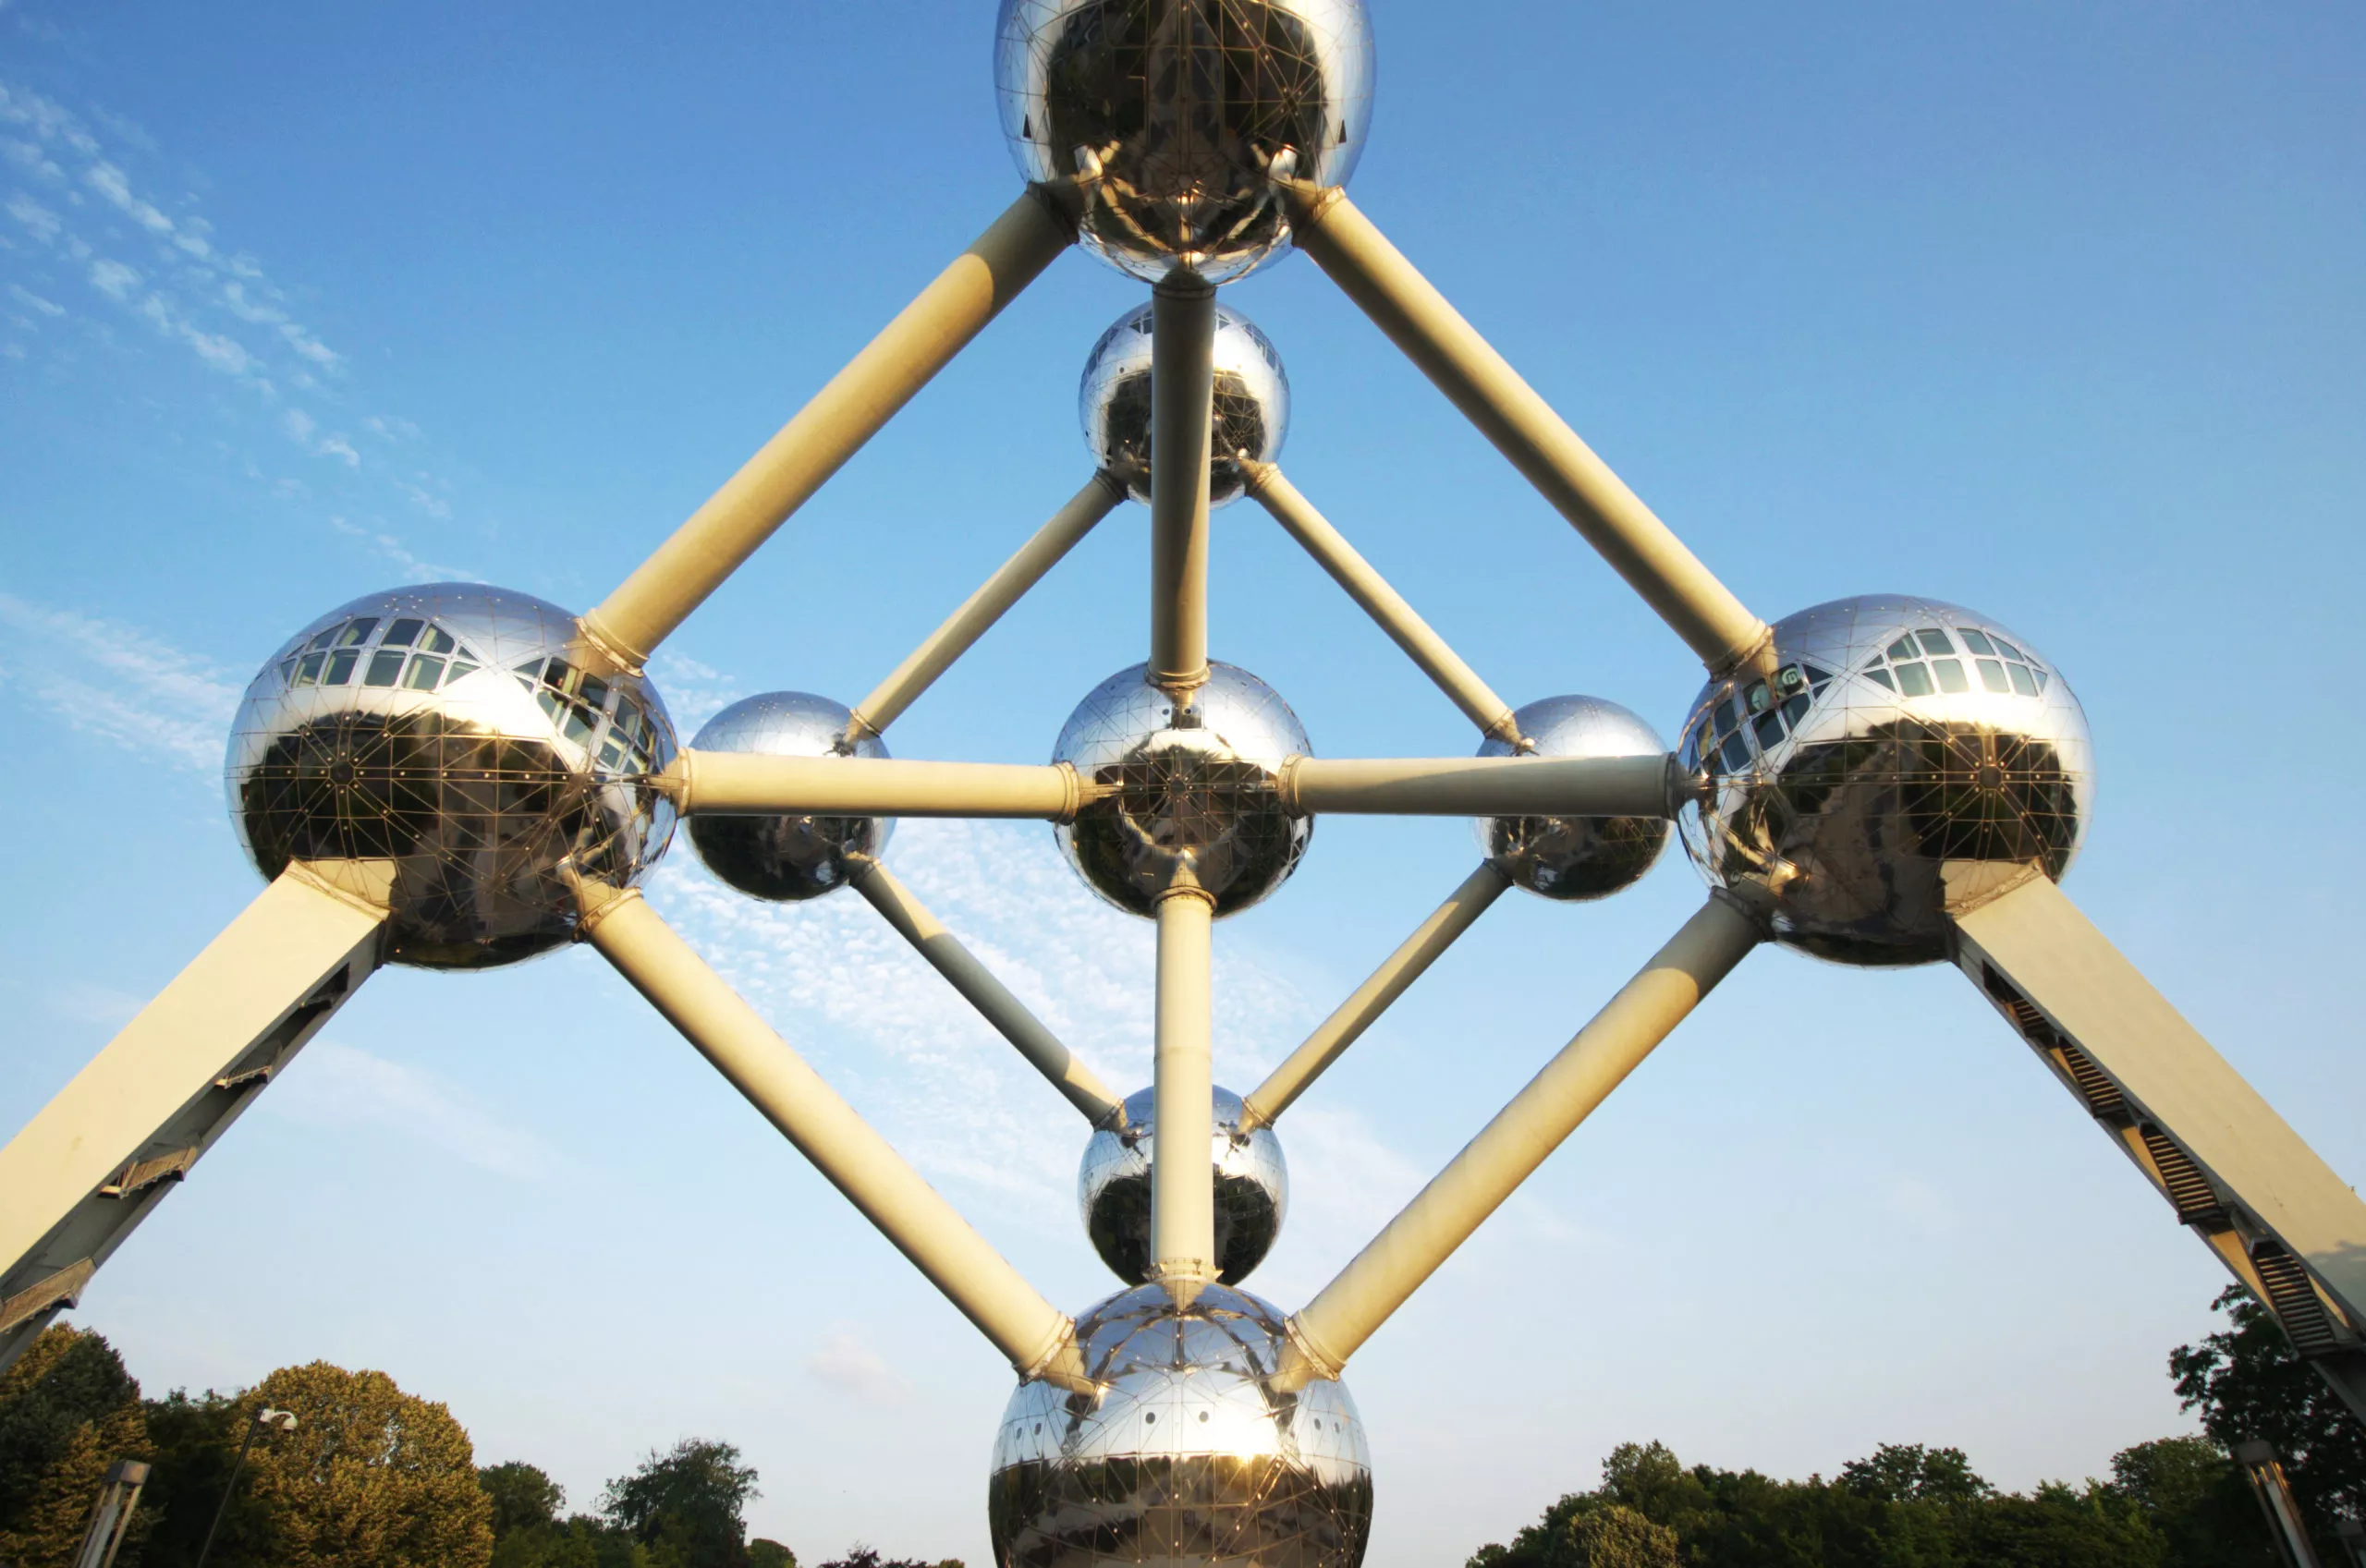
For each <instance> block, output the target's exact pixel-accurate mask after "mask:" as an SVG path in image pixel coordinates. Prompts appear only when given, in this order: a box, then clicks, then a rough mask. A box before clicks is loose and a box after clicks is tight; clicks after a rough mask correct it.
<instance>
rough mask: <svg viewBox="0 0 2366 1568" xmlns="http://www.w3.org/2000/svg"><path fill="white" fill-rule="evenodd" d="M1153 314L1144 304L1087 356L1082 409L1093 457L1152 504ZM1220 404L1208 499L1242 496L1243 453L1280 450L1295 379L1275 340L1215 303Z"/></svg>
mask: <svg viewBox="0 0 2366 1568" xmlns="http://www.w3.org/2000/svg"><path fill="white" fill-rule="evenodd" d="M1150 318H1151V308H1150V307H1149V306H1148V305H1140V306H1137V307H1135V308H1134V309H1133V310H1128V311H1127V312H1126V313H1125V314H1124V315H1122V316H1120V317H1118V318H1117V320H1116V322H1114V323H1113V324H1112V325H1111V326H1110V328H1109V330H1108V331H1107V332H1104V333H1103V334H1101V341H1100V342H1098V343H1096V344H1094V345H1093V346H1092V356H1091V357H1090V358H1088V359H1086V360H1085V362H1084V381H1083V383H1082V384H1081V385H1080V386H1079V387H1078V389H1077V415H1078V418H1079V419H1082V420H1083V422H1084V444H1085V448H1086V450H1088V451H1090V452H1091V453H1092V460H1093V461H1094V462H1096V463H1098V464H1100V465H1101V466H1102V467H1103V468H1106V469H1108V470H1109V471H1110V472H1111V473H1113V474H1116V475H1117V476H1118V477H1119V478H1120V479H1123V480H1125V481H1126V490H1127V492H1128V494H1130V495H1132V496H1133V498H1134V499H1135V500H1137V501H1139V502H1141V503H1142V504H1144V505H1148V504H1150V464H1151V450H1150V440H1151V419H1150ZM1214 368H1215V406H1214V408H1213V418H1212V419H1210V420H1209V421H1208V504H1209V505H1210V506H1222V505H1225V504H1227V503H1229V502H1233V501H1238V499H1240V492H1241V488H1242V485H1243V484H1244V482H1245V481H1244V479H1243V476H1242V474H1241V471H1240V459H1239V456H1238V454H1240V453H1243V452H1246V453H1247V454H1248V455H1249V456H1250V457H1251V458H1252V459H1254V460H1255V461H1257V462H1260V463H1270V462H1272V461H1273V460H1274V458H1276V457H1278V456H1281V455H1282V442H1283V441H1284V440H1285V439H1286V438H1287V436H1288V434H1289V427H1290V379H1289V376H1288V374H1287V372H1286V371H1283V369H1282V357H1281V355H1280V354H1278V353H1276V352H1275V351H1274V345H1273V340H1272V339H1270V338H1268V337H1267V336H1266V335H1265V334H1263V333H1262V332H1260V331H1258V330H1257V323H1256V322H1252V321H1250V319H1249V318H1248V317H1246V316H1244V315H1242V314H1241V313H1240V312H1239V311H1238V310H1234V309H1233V308H1232V307H1231V306H1229V305H1218V306H1217V307H1216V334H1215V354H1214Z"/></svg>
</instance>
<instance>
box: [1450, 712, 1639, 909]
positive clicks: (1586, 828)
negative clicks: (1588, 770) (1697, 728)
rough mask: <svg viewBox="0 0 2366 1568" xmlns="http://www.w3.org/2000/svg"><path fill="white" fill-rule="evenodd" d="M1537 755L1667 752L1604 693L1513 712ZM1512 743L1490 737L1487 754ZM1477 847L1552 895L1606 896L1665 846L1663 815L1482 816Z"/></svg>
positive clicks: (1535, 889)
mask: <svg viewBox="0 0 2366 1568" xmlns="http://www.w3.org/2000/svg"><path fill="white" fill-rule="evenodd" d="M1512 718H1513V720H1514V721H1515V722H1516V723H1518V725H1519V733H1520V734H1521V735H1525V736H1527V737H1528V739H1529V740H1530V741H1531V743H1532V744H1533V746H1534V748H1535V752H1536V755H1537V756H1539V757H1665V756H1666V755H1667V746H1666V744H1665V742H1663V741H1662V740H1661V739H1660V737H1659V736H1658V735H1656V734H1654V733H1653V729H1652V726H1651V725H1649V724H1647V723H1643V721H1642V720H1641V719H1640V717H1638V716H1637V715H1635V714H1634V713H1631V712H1629V711H1628V710H1626V709H1624V708H1621V707H1620V706H1618V704H1617V703H1616V702H1605V701H1604V700H1603V699H1601V698H1599V697H1548V698H1545V699H1543V701H1541V702H1531V703H1530V704H1529V705H1528V706H1527V707H1525V708H1522V709H1519V710H1518V711H1515V712H1514V713H1513V714H1512ZM1511 754H1512V748H1510V747H1509V746H1507V745H1506V744H1505V743H1504V742H1502V741H1500V740H1496V739H1494V738H1493V737H1490V738H1489V739H1488V741H1487V742H1486V744H1485V745H1483V746H1482V747H1480V748H1479V755H1480V756H1482V757H1508V756H1510V755H1511ZM1477 827H1478V832H1479V848H1480V851H1481V853H1482V854H1484V855H1485V856H1486V857H1487V858H1488V859H1489V860H1491V861H1493V862H1494V864H1495V866H1496V868H1497V869H1500V870H1501V871H1502V872H1503V873H1504V874H1505V875H1506V876H1507V877H1509V878H1511V880H1512V881H1515V882H1517V883H1518V884H1519V885H1520V886H1521V887H1524V888H1526V889H1528V891H1529V892H1531V893H1543V895H1544V896H1545V897H1547V898H1565V899H1571V900H1575V899H1581V898H1601V897H1603V896H1604V895H1605V894H1607V893H1616V892H1617V891H1618V890H1619V889H1620V888H1623V887H1627V886H1629V885H1631V884H1632V883H1634V882H1637V881H1641V880H1642V876H1643V873H1644V872H1646V871H1648V870H1650V869H1652V863H1653V861H1655V860H1657V859H1658V858H1659V857H1660V851H1661V850H1663V849H1665V848H1666V847H1667V838H1668V833H1669V832H1670V825H1669V823H1668V822H1667V821H1666V820H1665V819H1664V818H1660V817H1482V818H1480V819H1479V821H1478V824H1477Z"/></svg>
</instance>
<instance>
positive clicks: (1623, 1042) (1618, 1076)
mask: <svg viewBox="0 0 2366 1568" xmlns="http://www.w3.org/2000/svg"><path fill="white" fill-rule="evenodd" d="M1763 934H1764V933H1763V931H1762V928H1761V927H1760V925H1759V923H1758V921H1757V919H1756V918H1753V917H1751V916H1750V915H1749V914H1747V913H1745V912H1744V911H1743V910H1742V909H1740V908H1739V907H1738V906H1735V905H1733V904H1730V903H1728V902H1726V900H1725V899H1724V898H1723V897H1714V898H1712V899H1710V901H1709V902H1708V903H1707V904H1706V905H1705V906H1702V907H1701V911H1700V913H1698V914H1696V915H1694V916H1693V917H1692V918H1691V919H1689V920H1688V921H1686V922H1685V923H1684V926H1683V927H1682V929H1680V930H1678V931H1677V933H1676V935H1675V936H1674V937H1672V938H1670V939H1669V941H1668V943H1667V945H1666V946H1665V947H1663V948H1661V949H1660V950H1659V952H1658V953H1656V954H1653V957H1652V961H1651V962H1650V963H1648V964H1646V965H1645V966H1643V968H1642V971H1641V972H1640V974H1638V975H1637V976H1636V977H1635V978H1633V979H1631V980H1629V981H1628V982H1627V984H1626V985H1625V986H1624V987H1622V988H1621V989H1620V991H1619V992H1618V994H1617V995H1616V996H1614V997H1612V998H1611V999H1610V1003H1609V1005H1608V1006H1606V1007H1604V1009H1603V1010H1602V1011H1601V1012H1599V1013H1597V1014H1595V1015H1594V1017H1593V1021H1592V1023H1589V1024H1588V1025H1587V1026H1586V1027H1584V1028H1582V1029H1579V1031H1578V1035H1577V1038H1576V1039H1572V1040H1571V1041H1569V1043H1568V1044H1567V1046H1565V1047H1564V1048H1563V1049H1562V1051H1561V1053H1560V1054H1559V1055H1558V1056H1555V1058H1553V1060H1552V1061H1551V1062H1549V1063H1547V1064H1545V1067H1544V1070H1543V1072H1541V1073H1539V1074H1537V1075H1536V1076H1535V1077H1534V1078H1532V1079H1531V1080H1530V1082H1529V1085H1528V1087H1527V1088H1523V1089H1521V1090H1520V1091H1519V1093H1518V1094H1517V1095H1515V1096H1514V1097H1513V1098H1512V1101H1511V1103H1510V1104H1508V1105H1506V1106H1505V1107H1504V1108H1503V1110H1502V1111H1500V1112H1496V1115H1495V1119H1494V1121H1492V1122H1490V1123H1488V1124H1487V1125H1486V1126H1485V1127H1484V1128H1483V1129H1482V1131H1481V1132H1480V1134H1479V1136H1477V1137H1475V1138H1472V1139H1471V1140H1470V1143H1469V1144H1467V1145H1465V1146H1464V1148H1463V1150H1462V1152H1461V1153H1459V1154H1457V1155H1456V1156H1455V1157H1454V1160H1453V1162H1452V1163H1450V1164H1448V1165H1447V1166H1446V1168H1445V1170H1443V1171H1441V1172H1439V1173H1438V1174H1437V1177H1436V1179H1435V1180H1433V1181H1432V1182H1431V1183H1430V1185H1428V1186H1426V1187H1423V1188H1422V1189H1421V1193H1420V1194H1419V1196H1417V1197H1415V1198H1414V1199H1413V1201H1412V1202H1410V1203H1409V1204H1407V1205H1406V1206H1405V1208H1404V1209H1403V1211H1402V1212H1400V1213H1399V1214H1398V1215H1397V1216H1396V1219H1394V1220H1391V1221H1390V1222H1388V1225H1387V1228H1386V1229H1384V1230H1383V1231H1382V1232H1381V1233H1380V1234H1379V1235H1377V1236H1374V1237H1373V1238H1372V1244H1371V1245H1370V1246H1366V1247H1365V1248H1364V1249H1363V1251H1361V1252H1360V1253H1358V1254H1357V1255H1356V1258H1355V1260H1354V1261H1353V1262H1351V1263H1349V1264H1348V1266H1347V1268H1345V1269H1343V1270H1340V1272H1339V1276H1338V1278H1336V1279H1335V1280H1333V1281H1332V1282H1330V1283H1329V1284H1327V1285H1325V1286H1323V1291H1322V1294H1320V1295H1317V1296H1316V1297H1315V1298H1314V1299H1313V1300H1312V1301H1311V1302H1309V1303H1307V1305H1306V1307H1304V1309H1303V1310H1301V1311H1299V1313H1297V1314H1296V1315H1295V1316H1294V1317H1292V1318H1291V1319H1290V1320H1289V1331H1290V1343H1289V1346H1288V1348H1287V1350H1286V1351H1285V1352H1284V1353H1283V1357H1282V1365H1281V1368H1280V1370H1279V1372H1278V1373H1277V1374H1276V1378H1275V1380H1276V1381H1277V1382H1278V1383H1279V1384H1280V1385H1281V1386H1282V1387H1284V1388H1286V1389H1287V1388H1296V1387H1299V1386H1301V1385H1303V1384H1304V1383H1306V1382H1308V1381H1309V1380H1312V1379H1316V1378H1335V1377H1336V1376H1338V1374H1339V1368H1340V1367H1343V1366H1345V1365H1346V1364H1347V1360H1348V1357H1349V1356H1350V1355H1354V1354H1355V1353H1356V1351H1357V1349H1358V1348H1359V1347H1360V1346H1361V1345H1362V1344H1363V1343H1364V1341H1366V1340H1368V1339H1370V1338H1371V1337H1372V1332H1373V1331H1375V1330H1377V1329H1378V1328H1379V1327H1380V1326H1381V1325H1382V1324H1383V1323H1384V1322H1386V1321H1388V1319H1389V1315H1390V1314H1392V1313H1394V1312H1395V1311H1396V1309H1397V1308H1398V1307H1402V1306H1404V1305H1405V1303H1406V1301H1407V1300H1408V1298H1409V1297H1410V1296H1411V1295H1412V1294H1413V1293H1414V1292H1415V1291H1416V1290H1419V1289H1420V1288H1421V1282H1422V1281H1424V1280H1426V1279H1428V1278H1429V1277H1430V1275H1431V1274H1432V1273H1433V1272H1435V1271H1436V1270H1437V1267H1438V1265H1439V1264H1441V1263H1444V1262H1445V1260H1446V1259H1447V1258H1450V1257H1452V1256H1453V1254H1454V1250H1455V1248H1457V1247H1458V1246H1461V1245H1462V1244H1463V1243H1464V1242H1465V1241H1468V1240H1469V1239H1470V1234H1471V1233H1472V1232H1474V1231H1476V1230H1477V1229H1478V1228H1479V1227H1480V1226H1481V1225H1482V1224H1483V1223H1484V1222H1486V1219H1487V1216H1489V1215H1490V1214H1493V1213H1494V1211H1495V1209H1497V1207H1498V1206H1500V1205H1501V1204H1502V1203H1503V1201H1504V1199H1506V1198H1507V1197H1510V1196H1511V1195H1512V1193H1513V1192H1514V1191H1515V1190H1516V1189H1517V1188H1518V1186H1519V1185H1520V1183H1522V1182H1524V1181H1526V1180H1527V1179H1528V1177H1529V1175H1530V1173H1531V1172H1533V1171H1534V1170H1535V1169H1536V1168H1537V1167H1538V1166H1539V1165H1542V1164H1543V1163H1544V1160H1545V1157H1546V1156H1547V1155H1549V1154H1551V1153H1552V1152H1553V1151H1554V1150H1555V1149H1558V1148H1559V1147H1560V1146H1561V1143H1562V1140H1563V1139H1565V1138H1567V1136H1569V1135H1570V1134H1571V1133H1572V1132H1575V1131H1576V1130H1577V1126H1578V1124H1579V1123H1580V1122H1582V1121H1584V1120H1585V1119H1586V1118H1587V1117H1588V1116H1589V1115H1591V1114H1592V1112H1593V1110H1594V1107H1596V1106H1598V1105H1600V1104H1601V1103H1602V1102H1603V1100H1605V1099H1607V1098H1608V1097H1609V1094H1610V1091H1611V1090H1612V1089H1614V1088H1617V1087H1618V1085H1619V1084H1620V1083H1621V1082H1622V1081H1624V1080H1625V1078H1626V1076H1627V1075H1628V1074H1629V1073H1631V1072H1633V1071H1634V1070H1635V1068H1636V1067H1637V1066H1638V1065H1640V1064H1641V1062H1642V1060H1643V1058H1644V1057H1646V1056H1648V1055H1650V1054H1651V1053H1652V1051H1653V1048H1654V1047H1656V1046H1657V1045H1658V1044H1659V1043H1660V1041H1662V1040H1664V1039H1666V1038H1667V1037H1668V1035H1669V1033H1670V1032H1671V1031H1672V1030H1674V1029H1675V1027H1676V1026H1677V1025H1678V1024H1680V1023H1682V1022H1683V1021H1684V1018H1685V1016H1686V1015H1688V1014H1689V1013H1690V1012H1691V1011H1692V1009H1693V1008H1694V1007H1695V1006H1696V1005H1697V1004H1698V1003H1700V1001H1701V998H1702V997H1704V996H1706V995H1708V994H1709V991H1710V990H1711V988H1713V987H1714V986H1715V985H1716V983H1717V982H1718V981H1719V980H1722V979H1724V978H1726V976H1727V975H1728V974H1731V973H1732V972H1733V969H1734V966H1736V965H1737V964H1739V963H1740V962H1741V961H1742V959H1743V958H1745V957H1747V956H1748V955H1749V954H1750V949H1752V948H1754V947H1756V946H1757V945H1758V943H1759V942H1760V941H1761V940H1762V937H1763Z"/></svg>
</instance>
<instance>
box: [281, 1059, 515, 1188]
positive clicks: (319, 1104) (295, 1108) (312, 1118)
mask: <svg viewBox="0 0 2366 1568" xmlns="http://www.w3.org/2000/svg"><path fill="white" fill-rule="evenodd" d="M263 1103H264V1104H266V1105H268V1106H270V1107H271V1109H272V1111H273V1112H274V1113H275V1114H278V1115H282V1116H287V1117H289V1118H292V1119H294V1120H297V1121H302V1122H309V1123H311V1124H314V1125H321V1126H367V1127H382V1128H384V1129H386V1130H388V1131H390V1132H395V1133H399V1134H402V1135H404V1136H409V1137H413V1138H417V1139H419V1140H420V1141H421V1142H423V1143H428V1144H432V1145H433V1146H434V1147H435V1148H437V1149H443V1150H444V1151H445V1153H447V1154H451V1155H455V1156H457V1158H459V1159H461V1160H464V1161H467V1162H468V1163H470V1164H471V1165H474V1166H476V1167H477V1168H478V1169H480V1170H483V1171H491V1172H493V1173H495V1174H497V1175H504V1176H513V1177H517V1178H518V1179H520V1180H530V1181H531V1180H538V1179H540V1178H541V1177H543V1176H544V1175H546V1174H548V1173H550V1171H551V1168H552V1164H553V1158H552V1155H551V1152H550V1150H549V1149H548V1148H547V1147H546V1146H545V1145H544V1144H543V1142H542V1140H541V1139H539V1138H537V1137H536V1136H534V1135H533V1134H531V1133H530V1132H527V1131H524V1130H523V1129H520V1128H518V1127H513V1126H510V1125H508V1124H506V1123H505V1122H503V1121H501V1120H500V1119H499V1118H498V1117H496V1116H494V1115H493V1114H491V1113H490V1112H487V1111H486V1110H485V1109H484V1108H483V1107H482V1106H481V1105H479V1104H478V1103H477V1102H476V1101H474V1100H471V1099H470V1097H469V1096H468V1095H467V1094H466V1093H465V1092H464V1091H462V1090H461V1089H459V1088H455V1087H454V1086H452V1085H450V1084H447V1083H445V1081H444V1080H443V1079H441V1078H439V1077H437V1076H434V1075H433V1074H432V1073H429V1072H428V1071H426V1070H425V1069H423V1068H421V1067H415V1066H409V1065H407V1064H403V1063H400V1062H390V1061H388V1060H387V1059H386V1058H384V1057H383V1056H375V1055H372V1054H371V1053H370V1052H369V1051H364V1050H362V1049H361V1048H360V1046H358V1045H346V1044H343V1043H341V1042H339V1041H335V1040H320V1041H316V1042H315V1043H313V1044H312V1045H311V1046H308V1047H307V1048H306V1049H305V1051H304V1052H303V1054H302V1055H301V1056H299V1057H298V1058H297V1060H296V1063H295V1065H294V1066H293V1067H292V1068H291V1069H290V1070H289V1071H288V1073H287V1076H286V1077H285V1079H283V1080H282V1081H281V1082H280V1083H278V1084H276V1085H274V1087H273V1089H272V1092H271V1094H270V1095H269V1096H267V1097H266V1098H265V1100H264V1102H263Z"/></svg>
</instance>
